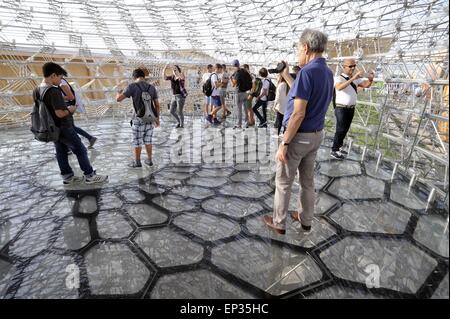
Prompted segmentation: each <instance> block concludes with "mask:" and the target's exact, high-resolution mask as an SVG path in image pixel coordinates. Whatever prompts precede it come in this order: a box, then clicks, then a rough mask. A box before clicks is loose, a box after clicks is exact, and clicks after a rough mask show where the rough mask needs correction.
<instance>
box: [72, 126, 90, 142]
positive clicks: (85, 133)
mask: <svg viewBox="0 0 450 319" xmlns="http://www.w3.org/2000/svg"><path fill="white" fill-rule="evenodd" d="M73 129H74V130H75V132H77V134H79V135H81V136H83V137H85V138H87V139H88V140H89V141H90V140H91V139H92V135H90V134H89V133H88V132H86V131H85V130H83V129H82V128H79V127H78V126H75V125H74V126H73Z"/></svg>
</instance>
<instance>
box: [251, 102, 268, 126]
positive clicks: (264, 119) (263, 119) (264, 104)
mask: <svg viewBox="0 0 450 319" xmlns="http://www.w3.org/2000/svg"><path fill="white" fill-rule="evenodd" d="M260 106H262V111H263V116H261V114H259V112H258V109H259V107H260ZM253 112H254V113H255V115H256V117H257V118H258V120H259V124H264V123H266V122H267V101H263V100H258V101H257V102H256V103H255V106H253Z"/></svg>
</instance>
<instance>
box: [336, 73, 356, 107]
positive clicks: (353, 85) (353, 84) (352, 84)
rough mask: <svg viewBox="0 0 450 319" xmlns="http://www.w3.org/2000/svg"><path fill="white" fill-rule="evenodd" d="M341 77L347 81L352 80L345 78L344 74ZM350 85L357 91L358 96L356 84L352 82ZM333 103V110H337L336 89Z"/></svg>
mask: <svg viewBox="0 0 450 319" xmlns="http://www.w3.org/2000/svg"><path fill="white" fill-rule="evenodd" d="M341 76H342V77H343V78H344V79H345V80H346V81H348V80H350V78H347V77H345V76H343V75H342V74H341ZM350 85H351V86H352V88H353V90H355V92H356V94H358V88H357V87H356V85H355V83H353V82H352V83H350ZM332 102H333V108H336V87H333V99H332Z"/></svg>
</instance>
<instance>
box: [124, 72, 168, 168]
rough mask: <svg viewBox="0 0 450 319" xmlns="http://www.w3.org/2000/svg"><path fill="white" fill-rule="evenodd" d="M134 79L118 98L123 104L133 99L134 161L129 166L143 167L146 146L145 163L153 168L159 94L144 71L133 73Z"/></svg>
mask: <svg viewBox="0 0 450 319" xmlns="http://www.w3.org/2000/svg"><path fill="white" fill-rule="evenodd" d="M133 79H134V81H135V82H133V83H131V84H130V85H128V86H127V88H126V89H125V91H123V92H122V91H119V92H118V93H117V96H116V100H117V102H121V101H123V100H124V99H126V98H128V97H131V98H132V99H133V108H134V112H133V118H132V120H131V127H132V132H133V139H132V143H133V146H134V151H133V153H134V161H132V162H131V163H130V164H128V166H129V167H132V168H137V167H142V164H141V150H142V145H145V149H146V151H147V159H146V160H145V161H144V163H145V164H146V165H148V166H153V161H152V137H153V127H159V114H160V106H159V101H158V92H157V91H156V88H155V87H154V86H153V85H151V84H149V83H147V81H146V80H145V73H144V71H143V70H142V69H136V70H134V71H133Z"/></svg>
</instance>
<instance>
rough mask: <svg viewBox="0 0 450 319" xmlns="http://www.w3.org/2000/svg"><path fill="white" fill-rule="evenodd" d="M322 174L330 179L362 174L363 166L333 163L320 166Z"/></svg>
mask: <svg viewBox="0 0 450 319" xmlns="http://www.w3.org/2000/svg"><path fill="white" fill-rule="evenodd" d="M320 173H321V174H324V175H327V176H329V177H340V176H350V175H359V174H361V164H359V163H358V162H350V161H331V162H325V163H321V164H320Z"/></svg>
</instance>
